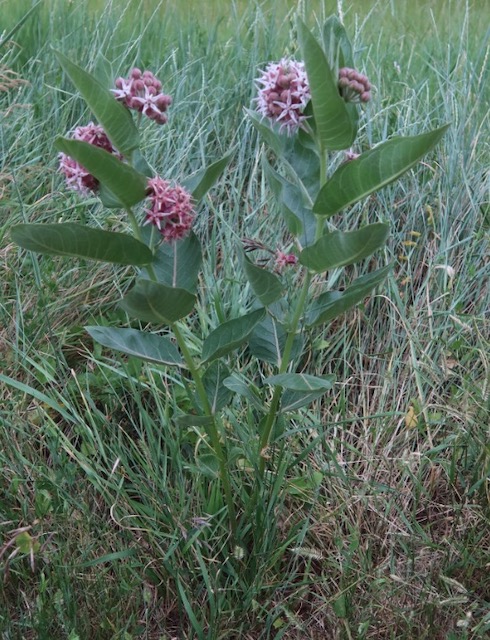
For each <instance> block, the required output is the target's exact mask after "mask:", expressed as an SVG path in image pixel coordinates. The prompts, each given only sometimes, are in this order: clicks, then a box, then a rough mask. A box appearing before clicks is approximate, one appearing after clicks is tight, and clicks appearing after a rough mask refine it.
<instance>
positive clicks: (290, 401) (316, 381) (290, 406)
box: [264, 373, 335, 413]
mask: <svg viewBox="0 0 490 640" xmlns="http://www.w3.org/2000/svg"><path fill="white" fill-rule="evenodd" d="M334 381H335V376H331V375H329V376H323V377H321V378H319V377H317V376H312V375H309V374H306V373H282V374H278V375H276V376H270V377H269V378H266V379H265V380H264V382H265V383H266V384H271V385H274V386H280V387H283V389H285V392H284V393H283V396H282V398H281V413H287V412H288V411H295V410H296V409H299V408H300V407H304V406H306V405H308V404H310V403H311V402H313V401H314V400H316V399H317V398H319V397H321V396H322V395H323V394H324V393H325V392H326V391H329V390H330V389H332V387H333V383H334Z"/></svg>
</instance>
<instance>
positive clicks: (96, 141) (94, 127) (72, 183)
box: [59, 122, 121, 194]
mask: <svg viewBox="0 0 490 640" xmlns="http://www.w3.org/2000/svg"><path fill="white" fill-rule="evenodd" d="M71 137H72V139H73V140H80V141H82V142H88V143H89V144H93V145H94V147H100V148H101V149H105V150H106V151H108V152H109V153H112V154H114V155H116V156H117V157H118V158H120V157H121V155H120V154H119V153H118V152H117V151H116V149H114V147H113V146H112V143H111V141H110V140H109V138H108V137H107V135H106V133H105V131H104V129H103V128H102V127H101V126H100V125H98V124H94V123H93V122H89V123H88V124H87V125H86V126H84V127H77V128H76V129H75V130H74V132H73V134H72V136H71ZM59 160H60V165H59V168H60V171H61V172H62V173H63V174H64V175H65V178H66V184H67V186H68V188H69V189H74V190H75V191H80V192H81V193H85V194H87V193H89V192H90V191H97V189H98V187H99V181H98V180H97V178H96V177H95V176H93V175H92V174H91V173H89V172H88V171H87V169H85V167H82V165H81V164H79V163H78V162H77V161H76V160H74V159H73V158H71V157H70V156H67V155H66V153H60V154H59Z"/></svg>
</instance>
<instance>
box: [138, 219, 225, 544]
mask: <svg viewBox="0 0 490 640" xmlns="http://www.w3.org/2000/svg"><path fill="white" fill-rule="evenodd" d="M126 212H127V214H128V218H129V221H130V223H131V228H132V230H133V233H134V236H135V238H136V239H137V240H139V241H140V242H143V238H142V235H141V229H140V227H139V225H138V222H137V220H136V217H135V215H134V213H133V211H132V210H131V209H130V208H129V207H128V208H127V209H126ZM146 270H147V272H148V275H149V276H150V278H151V279H152V280H153V281H154V282H158V279H157V277H156V273H155V270H154V268H153V266H152V265H151V264H150V265H147V267H146ZM170 328H171V329H172V331H173V334H174V336H175V338H176V340H177V344H178V345H179V348H180V350H181V352H182V355H183V356H184V360H185V363H186V365H187V368H188V369H189V372H190V374H191V376H192V379H193V380H194V384H195V385H196V391H197V395H198V396H199V400H200V401H201V405H202V408H203V410H204V412H205V414H206V416H208V417H209V418H210V422H209V425H207V426H206V431H207V433H208V435H209V438H210V440H211V443H212V446H213V448H214V451H215V453H216V456H217V458H218V463H219V469H220V478H221V482H222V483H223V489H224V493H225V500H226V506H227V509H228V517H229V520H230V526H231V530H232V534H233V537H235V533H236V514H235V505H234V503H233V494H232V491H231V482H230V474H229V472H228V468H227V466H226V456H225V452H224V450H223V447H222V446H221V441H220V437H219V431H218V427H217V424H216V416H215V415H214V414H213V410H212V408H211V406H210V404H209V400H208V396H207V394H206V389H205V388H204V384H203V381H202V378H201V374H200V373H199V370H198V368H197V366H196V364H195V362H194V358H193V357H192V354H191V352H190V351H189V349H188V347H187V344H186V341H185V338H184V336H183V334H182V332H181V330H180V328H179V326H178V324H177V323H173V324H171V325H170Z"/></svg>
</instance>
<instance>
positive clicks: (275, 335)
mask: <svg viewBox="0 0 490 640" xmlns="http://www.w3.org/2000/svg"><path fill="white" fill-rule="evenodd" d="M286 339H287V332H286V329H285V328H284V326H283V325H282V324H281V323H280V322H278V321H277V320H276V319H275V318H271V316H269V315H267V316H266V317H265V318H264V319H263V320H261V321H260V322H259V323H258V324H257V326H256V327H255V329H254V330H253V331H252V334H251V336H250V339H249V343H248V348H249V350H250V353H251V354H252V355H253V356H254V357H255V358H257V359H258V360H261V361H262V362H269V363H270V364H273V365H276V366H278V367H279V366H280V365H281V358H282V352H283V351H284V345H285V344H286ZM302 349H303V336H302V335H301V334H300V333H297V334H296V335H295V336H294V342H293V349H292V353H291V360H294V359H295V358H297V356H298V355H299V354H300V353H301V351H302Z"/></svg>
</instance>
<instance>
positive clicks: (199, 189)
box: [182, 152, 233, 202]
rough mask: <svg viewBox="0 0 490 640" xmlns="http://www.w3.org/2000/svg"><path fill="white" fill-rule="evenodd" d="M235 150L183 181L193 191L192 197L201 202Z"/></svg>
mask: <svg viewBox="0 0 490 640" xmlns="http://www.w3.org/2000/svg"><path fill="white" fill-rule="evenodd" d="M232 156H233V152H230V153H227V154H226V156H223V158H221V159H220V160H217V161H216V162H213V164H211V165H209V167H205V168H204V169H201V171H198V172H197V173H195V174H194V175H192V176H189V178H187V179H186V180H184V181H183V182H182V184H183V186H184V187H185V188H186V189H187V190H188V191H190V192H191V194H192V197H193V198H194V200H195V201H196V202H199V201H200V200H202V199H203V198H204V196H205V195H206V193H207V192H208V191H209V190H210V189H211V187H212V186H213V185H214V184H215V182H216V181H217V180H218V178H219V177H220V176H221V174H222V173H223V171H224V170H225V169H226V167H227V166H228V163H229V162H230V160H231V158H232Z"/></svg>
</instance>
